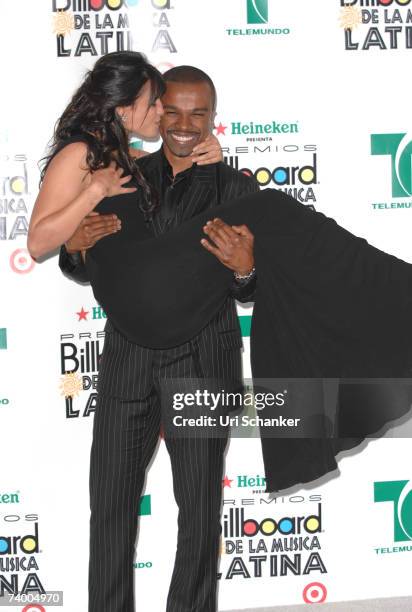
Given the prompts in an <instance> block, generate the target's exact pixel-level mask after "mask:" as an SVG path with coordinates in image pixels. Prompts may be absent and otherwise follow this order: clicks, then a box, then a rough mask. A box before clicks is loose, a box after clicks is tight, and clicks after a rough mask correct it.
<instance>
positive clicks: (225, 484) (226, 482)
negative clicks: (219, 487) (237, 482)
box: [222, 476, 233, 488]
mask: <svg viewBox="0 0 412 612" xmlns="http://www.w3.org/2000/svg"><path fill="white" fill-rule="evenodd" d="M232 482H233V478H232V480H230V478H228V477H227V476H225V477H224V479H223V480H222V483H223V488H225V487H232V485H231V483H232Z"/></svg>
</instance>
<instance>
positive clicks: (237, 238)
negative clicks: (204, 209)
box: [200, 217, 254, 275]
mask: <svg viewBox="0 0 412 612" xmlns="http://www.w3.org/2000/svg"><path fill="white" fill-rule="evenodd" d="M203 230H204V232H205V234H207V236H208V238H210V240H212V242H213V244H212V243H210V242H209V240H207V239H206V238H202V240H201V241H200V242H201V244H202V245H203V246H204V248H205V249H206V250H207V251H210V253H213V255H216V257H217V258H218V259H219V261H220V262H221V263H222V264H223V265H225V266H226V267H227V268H229V269H230V270H233V271H234V272H237V273H238V274H242V275H244V274H248V273H249V272H250V271H251V270H252V268H253V266H254V257H253V243H254V236H253V234H252V232H251V231H250V230H249V228H248V227H247V225H228V224H227V223H224V221H222V219H219V218H218V217H216V218H215V219H213V221H208V222H207V224H206V225H204V226H203Z"/></svg>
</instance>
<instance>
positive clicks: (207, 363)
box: [59, 150, 259, 400]
mask: <svg viewBox="0 0 412 612" xmlns="http://www.w3.org/2000/svg"><path fill="white" fill-rule="evenodd" d="M161 157H162V153H161V150H159V151H157V152H156V153H153V154H151V155H147V156H145V157H143V158H141V159H139V160H138V163H139V166H140V168H141V170H142V172H143V174H144V175H145V177H146V178H147V180H148V181H149V182H151V183H152V184H158V181H159V172H160V168H161V165H162V161H161ZM257 191H259V187H258V186H257V184H256V183H255V181H254V180H252V179H250V178H249V177H247V176H245V175H244V174H242V173H240V172H238V171H237V170H234V169H233V168H231V167H229V166H227V165H226V164H223V163H219V164H210V165H208V166H197V167H196V169H195V174H194V178H193V180H192V181H191V182H190V185H189V187H188V189H187V191H186V193H185V194H184V206H179V207H178V208H177V213H176V214H177V224H180V223H182V222H183V221H184V220H186V219H189V218H191V217H193V216H194V215H196V214H198V213H199V212H201V211H204V210H207V209H208V208H211V207H212V206H216V205H217V204H218V203H225V202H228V201H229V200H232V199H235V198H236V197H239V196H241V195H245V194H247V193H253V192H257ZM152 228H153V231H154V233H155V235H159V234H161V233H162V231H163V229H162V224H161V221H160V220H159V219H158V218H157V217H156V216H155V217H154V220H153V224H152ZM199 239H200V237H199ZM59 264H60V267H61V269H62V271H63V272H64V273H65V274H67V275H69V276H70V277H72V278H74V279H76V280H81V281H87V278H86V276H85V268H84V266H83V265H82V264H78V265H77V266H73V265H70V263H69V261H68V258H67V255H66V253H65V250H64V248H63V249H62V250H61V254H60V261H59ZM254 286H255V281H252V282H251V283H249V284H248V285H246V286H244V287H237V286H236V284H235V283H234V284H233V290H232V296H229V297H228V299H227V300H226V302H225V303H224V305H223V306H222V308H221V309H220V311H219V312H218V314H217V316H216V317H215V318H214V319H213V320H211V321H210V322H209V323H208V325H206V327H205V328H204V329H203V330H202V331H201V332H200V333H199V334H198V335H197V336H196V337H195V338H193V339H192V340H191V341H189V342H185V343H184V344H182V345H179V346H178V347H176V348H175V349H173V350H174V351H175V353H176V356H178V355H181V354H184V353H185V352H188V351H189V350H191V351H193V350H194V351H195V356H196V358H197V364H198V369H199V376H200V377H206V378H214V379H224V380H225V388H226V389H229V387H230V386H231V385H230V383H229V381H232V382H233V386H234V387H235V386H238V384H239V381H241V379H242V363H241V353H240V349H241V348H242V346H243V344H242V336H241V331H240V325H239V319H238V316H237V312H236V304H235V298H236V299H238V300H239V301H241V302H247V301H250V300H251V299H253V294H254ZM170 325H173V321H170ZM105 332H106V337H105V344H104V350H103V355H102V359H101V363H100V368H99V383H98V391H99V392H100V393H104V394H105V395H109V396H111V397H116V398H119V399H123V400H132V399H138V398H143V397H145V396H146V395H147V394H148V393H149V392H150V390H151V387H152V379H151V375H152V367H151V365H152V359H153V354H154V351H155V350H156V349H150V348H147V347H142V346H139V345H137V344H133V343H132V342H129V341H128V340H127V339H126V338H125V337H124V336H122V335H121V334H120V333H119V332H118V331H117V330H116V329H115V328H114V327H113V325H112V324H111V322H110V320H108V321H107V323H106V327H105Z"/></svg>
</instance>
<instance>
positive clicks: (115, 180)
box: [27, 142, 136, 258]
mask: <svg viewBox="0 0 412 612" xmlns="http://www.w3.org/2000/svg"><path fill="white" fill-rule="evenodd" d="M86 154H87V147H86V145H85V144H84V143H81V142H76V143H71V144H69V145H67V146H66V147H64V149H62V150H61V151H60V152H59V153H57V155H56V156H55V157H54V158H53V159H52V161H51V162H50V165H49V167H48V168H47V172H46V174H45V177H44V180H43V183H42V186H41V189H40V192H39V195H38V196H37V199H36V203H35V205H34V210H33V214H32V217H31V221H30V227H29V235H28V240H27V247H28V249H29V252H30V254H31V255H32V257H34V258H37V257H40V256H42V255H45V254H46V253H48V252H49V251H52V250H53V249H55V248H56V247H58V246H60V245H61V244H63V243H64V242H66V241H67V240H68V239H69V238H70V237H71V236H72V235H73V233H74V232H75V230H76V228H77V227H78V225H79V223H80V221H81V220H82V219H83V218H84V217H85V216H86V215H87V214H88V213H89V212H90V211H92V210H93V209H94V208H95V206H96V205H97V204H98V203H99V202H100V201H101V200H102V199H103V198H104V197H107V196H112V195H116V194H118V193H130V192H133V191H136V188H134V187H133V188H132V187H131V188H125V187H123V184H124V183H127V182H128V181H129V180H130V178H131V177H130V176H125V177H121V174H122V170H121V169H120V168H119V169H116V165H115V163H114V162H113V163H112V164H110V166H109V167H108V168H104V169H102V170H96V171H95V172H93V173H90V172H89V170H88V168H87V165H86Z"/></svg>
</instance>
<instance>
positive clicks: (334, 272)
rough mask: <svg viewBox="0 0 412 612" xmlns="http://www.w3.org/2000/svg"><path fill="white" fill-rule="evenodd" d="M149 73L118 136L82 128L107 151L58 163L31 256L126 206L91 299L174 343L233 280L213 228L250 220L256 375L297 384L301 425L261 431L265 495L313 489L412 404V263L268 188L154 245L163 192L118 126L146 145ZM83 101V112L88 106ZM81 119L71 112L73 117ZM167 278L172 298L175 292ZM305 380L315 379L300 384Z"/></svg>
mask: <svg viewBox="0 0 412 612" xmlns="http://www.w3.org/2000/svg"><path fill="white" fill-rule="evenodd" d="M146 70H147V73H146V75H147V76H145V78H146V81H148V80H150V81H151V87H149V85H143V87H142V89H141V95H140V96H139V97H138V98H137V100H136V102H135V103H134V102H133V100H132V99H130V100H127V101H124V102H123V103H122V104H119V107H118V108H117V109H116V113H117V115H118V117H116V118H115V119H114V121H113V125H114V127H113V128H110V130H108V128H107V125H106V124H105V123H102V122H99V121H96V124H95V125H94V124H93V125H92V126H83V130H84V131H83V137H84V138H85V136H84V134H88V133H90V131H92V133H93V135H94V136H93V137H95V136H96V135H97V136H98V138H99V139H101V142H104V146H100V145H99V146H98V147H94V148H92V149H91V151H90V149H88V148H87V146H86V145H85V144H84V143H73V144H69V145H67V146H66V147H65V148H64V149H63V150H62V151H60V152H59V153H58V154H57V155H56V156H55V157H54V158H53V160H52V161H51V162H50V165H49V168H48V171H47V173H46V176H45V177H44V181H43V187H42V191H41V193H40V195H39V199H38V201H37V203H36V208H35V211H34V213H33V220H32V224H31V228H30V234H29V248H30V249H31V252H32V253H33V254H34V255H39V254H42V253H44V252H46V251H48V250H51V249H52V248H55V247H56V246H58V245H59V244H61V243H62V242H64V241H65V240H67V238H68V237H69V236H70V235H71V234H72V233H73V231H74V229H75V228H76V227H77V225H78V223H79V221H80V219H82V218H83V217H84V216H85V215H86V214H87V213H88V212H90V211H91V210H93V209H94V208H96V205H97V204H98V206H97V210H98V211H99V212H105V213H116V214H119V213H120V211H121V212H122V215H123V218H124V220H126V223H123V229H122V232H120V233H117V234H114V235H112V236H110V237H108V238H106V239H105V240H102V241H100V242H99V243H97V244H96V245H95V246H94V247H93V248H92V249H91V250H89V251H88V252H87V258H86V264H87V267H88V272H89V277H90V278H91V283H92V287H93V291H94V294H95V297H96V299H97V300H98V301H99V302H100V303H101V305H102V306H103V308H104V310H105V311H106V313H107V315H108V316H109V318H110V319H111V320H112V321H113V323H114V325H115V326H116V327H117V329H118V330H119V331H120V332H121V333H122V334H123V335H124V336H125V337H126V338H128V339H130V340H131V341H133V342H136V343H137V344H140V345H143V346H150V347H153V348H168V347H174V346H176V345H178V344H181V343H182V342H184V341H185V340H187V339H188V338H190V337H193V336H194V335H195V334H196V333H197V332H198V331H199V330H201V329H202V328H203V327H204V326H205V325H206V324H207V323H208V321H209V320H210V319H211V318H212V317H213V316H214V314H215V313H216V312H217V311H218V310H219V308H220V307H221V305H222V303H223V301H224V300H225V299H226V297H227V295H228V291H229V287H230V284H231V282H232V275H231V272H230V271H229V270H228V269H227V268H226V267H224V266H222V265H221V264H220V262H219V261H218V260H217V259H216V258H215V257H213V256H212V255H211V253H209V252H208V250H207V249H205V248H203V247H202V245H201V244H200V240H201V238H202V231H203V229H204V228H205V224H206V222H207V221H208V220H210V219H213V218H214V217H217V216H219V218H221V219H223V221H225V222H226V223H228V224H230V225H234V224H237V225H238V224H245V225H246V226H248V227H249V229H250V230H251V232H252V233H253V234H254V236H255V243H254V245H255V246H254V250H255V262H256V268H257V270H258V271H259V282H258V288H257V292H256V298H255V307H254V313H253V321H252V329H251V362H252V374H253V378H254V381H255V383H256V384H260V383H259V381H260V380H263V379H266V382H263V383H262V384H263V387H264V388H266V389H271V385H272V386H273V380H274V377H278V378H279V377H283V378H284V379H287V381H286V382H285V383H283V387H284V384H286V383H287V384H288V390H290V394H289V397H290V398H291V399H290V402H289V404H288V406H287V409H288V411H289V412H288V414H286V415H285V416H288V415H289V416H292V415H294V416H295V417H296V418H297V419H298V421H297V423H298V426H297V427H295V428H294V427H293V426H291V427H287V428H285V429H283V430H281V431H280V430H279V429H277V426H272V427H269V428H267V427H266V428H265V427H264V428H261V436H262V446H263V457H264V462H265V471H266V477H267V491H278V490H281V489H285V488H287V487H289V486H291V485H295V484H298V483H304V482H308V481H311V480H313V479H315V478H318V477H320V476H322V475H324V474H326V473H327V472H330V471H332V470H334V469H335V468H336V466H337V464H336V459H335V456H336V454H337V453H338V452H339V451H340V450H343V449H347V448H351V447H352V446H354V445H356V444H359V442H360V441H362V440H363V439H365V437H367V436H370V435H375V434H377V432H378V431H379V430H380V429H381V428H382V427H383V426H384V425H386V424H387V423H389V422H390V421H392V420H394V419H395V418H398V417H399V416H402V415H404V414H406V413H407V411H408V410H409V407H410V403H411V386H410V385H409V384H408V383H409V381H408V378H409V377H410V376H411V373H412V325H411V323H410V316H409V313H410V307H411V305H412V266H411V265H410V264H407V263H405V262H403V261H401V260H399V259H397V258H395V257H393V256H391V255H388V254H386V253H383V252H381V251H379V250H378V249H376V248H374V247H372V246H370V245H369V244H368V243H367V242H366V241H365V240H363V239H361V238H357V237H355V236H353V235H352V234H350V233H349V232H347V231H346V230H344V229H343V228H341V227H339V226H338V225H337V224H336V223H335V222H334V221H333V220H332V219H329V218H327V217H325V216H324V215H323V214H321V213H316V212H313V211H311V210H309V209H308V208H306V207H304V206H302V205H300V204H299V203H298V202H296V201H295V200H294V199H293V198H290V197H289V196H286V195H285V194H283V193H281V192H279V191H276V190H270V189H266V190H264V191H263V192H261V193H259V194H257V195H256V194H255V195H251V196H246V197H244V198H241V199H239V200H237V201H235V202H233V203H229V204H225V205H223V206H222V205H221V206H219V207H216V208H211V209H209V210H207V211H206V212H204V213H201V214H199V215H197V216H196V217H194V218H192V219H190V220H188V221H186V222H185V223H184V224H183V225H181V226H180V227H179V228H176V229H173V230H171V231H169V232H168V233H167V234H165V235H163V236H161V237H160V238H153V236H152V234H151V233H150V232H149V231H148V229H147V226H146V224H145V222H144V220H145V218H146V216H147V215H148V214H150V212H152V210H153V208H154V207H155V205H156V199H155V195H154V194H153V193H152V191H151V189H150V186H149V185H147V183H146V182H145V181H144V178H143V177H142V176H140V175H139V173H138V171H137V170H136V169H135V168H134V167H133V166H132V164H131V162H130V159H129V157H128V155H127V153H126V150H127V142H126V136H125V133H124V130H123V129H122V123H121V117H122V115H126V118H125V125H126V126H127V127H128V128H129V129H131V130H134V129H137V128H138V129H139V130H140V133H142V134H143V130H144V133H145V135H146V136H147V137H149V136H151V135H153V134H154V133H155V132H156V130H157V124H158V121H159V117H160V114H161V109H160V103H159V102H158V99H157V98H158V95H159V94H160V93H161V83H160V82H159V80H158V78H157V77H156V76H155V73H154V72H151V69H150V68H147V69H146ZM85 87H86V88H87V81H86V85H85ZM78 104H79V105H80V108H81V98H80V100H79V102H78ZM149 104H150V107H149V110H147V111H145V110H144V108H146V107H147V105H149ZM142 105H143V106H142ZM78 112H79V107H73V106H72V107H69V109H68V110H67V111H66V113H69V115H70V113H72V114H73V115H76V114H77V113H78ZM106 130H108V131H106ZM61 136H62V137H64V134H63V135H61ZM86 137H87V136H86ZM115 142H118V143H120V144H119V145H118V146H117V147H116V146H115V145H114V143H115ZM116 163H118V164H119V165H120V168H122V169H120V168H118V169H117V168H116ZM102 165H103V166H105V168H104V169H99V168H100V167H101V166H102ZM87 166H88V167H89V168H90V169H91V170H92V172H89V170H88V169H87ZM123 170H124V171H125V173H126V176H122V171H123ZM50 171H51V172H52V173H53V174H54V175H56V174H57V175H59V176H61V177H62V179H63V184H64V189H65V192H64V199H65V202H66V203H65V206H64V207H62V198H61V195H60V193H59V188H58V187H57V185H56V184H55V185H54V187H53V186H50V182H51V179H49V180H48V177H47V174H49V176H50ZM132 178H134V179H135V180H136V181H137V182H138V183H139V185H140V187H141V188H142V189H143V190H144V193H145V205H144V206H143V207H142V212H143V215H141V214H138V211H137V210H136V206H135V205H134V202H135V194H134V192H135V191H136V187H135V186H130V185H131V183H129V181H131V179H132ZM171 279H173V288H174V292H173V293H172V292H171V291H165V288H167V287H168V286H169V284H170V282H171ZM131 281H132V282H131ZM137 288H139V289H137ZM141 288H144V291H142V290H141ZM118 295H122V296H123V298H122V300H121V302H119V301H118V299H117V296H118ZM176 296H178V298H176ZM395 310H396V313H397V316H396V317H393V318H391V319H389V320H388V318H387V317H386V313H387V312H388V311H395ZM165 313H167V316H165ZM170 321H173V325H171V324H170ZM382 321H385V325H383V324H382ZM297 378H300V379H308V381H307V382H306V383H299V384H298V383H297V382H296V381H295V382H293V380H292V382H290V380H291V379H297ZM327 378H338V379H341V384H340V387H339V393H338V409H337V412H336V414H334V413H333V412H332V413H331V412H330V406H329V405H328V404H327V402H326V400H325V393H324V391H325V389H324V379H327ZM267 379H271V380H272V382H270V381H269V382H268V380H267ZM358 379H368V380H363V381H359V380H358ZM370 379H372V382H370ZM383 379H385V380H383ZM388 379H389V380H388ZM395 379H396V380H395ZM355 383H356V384H355ZM283 387H282V388H283ZM268 412H270V411H268ZM272 413H273V415H274V414H275V412H273V410H272ZM276 416H279V415H278V414H277V415H276ZM274 437H275V438H277V439H276V440H272V438H274ZM279 438H280V439H279Z"/></svg>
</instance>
